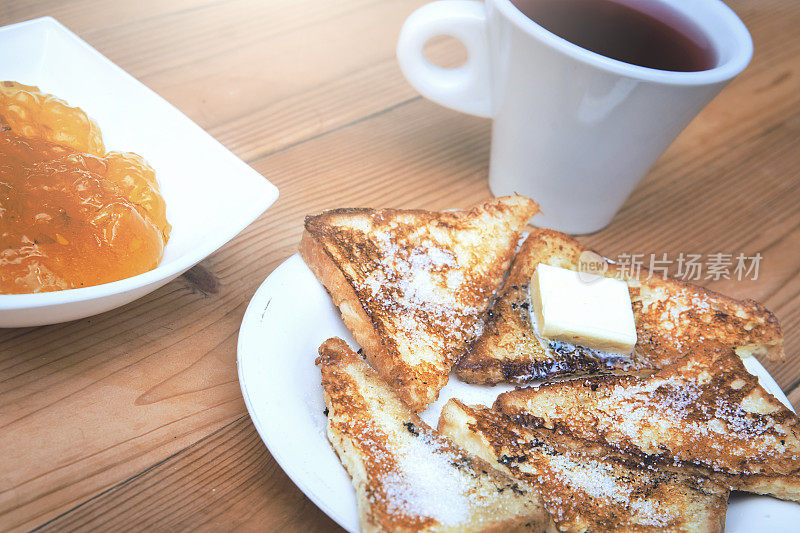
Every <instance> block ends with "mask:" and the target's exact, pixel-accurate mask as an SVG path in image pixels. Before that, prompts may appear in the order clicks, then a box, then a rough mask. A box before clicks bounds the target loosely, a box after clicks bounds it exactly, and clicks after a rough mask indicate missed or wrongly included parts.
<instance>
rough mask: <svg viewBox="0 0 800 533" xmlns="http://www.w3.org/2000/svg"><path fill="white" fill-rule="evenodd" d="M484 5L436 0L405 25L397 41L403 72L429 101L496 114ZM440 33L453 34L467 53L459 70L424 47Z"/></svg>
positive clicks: (480, 113) (462, 0) (483, 114)
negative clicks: (429, 54)
mask: <svg viewBox="0 0 800 533" xmlns="http://www.w3.org/2000/svg"><path fill="white" fill-rule="evenodd" d="M486 28H487V22H486V6H485V5H484V3H483V2H476V1H474V0H438V1H436V2H431V3H430V4H425V5H424V6H422V7H420V8H419V9H417V10H416V11H414V12H413V13H412V14H411V15H410V16H409V17H408V18H407V19H406V21H405V23H404V24H403V28H402V29H401V30H400V38H399V39H398V41H397V60H398V62H399V63H400V70H402V71H403V75H405V77H406V79H408V81H409V83H410V84H411V85H413V86H414V88H415V89H416V90H417V91H419V92H420V94H422V95H423V96H425V97H426V98H429V99H430V100H433V101H434V102H436V103H438V104H441V105H443V106H445V107H449V108H451V109H455V110H456V111H462V112H464V113H470V114H472V115H478V116H479V117H488V118H491V116H492V99H491V82H490V79H491V77H490V68H491V67H490V64H489V39H488V34H487V29H486ZM437 35H450V36H452V37H455V38H456V39H458V40H459V41H461V42H462V43H463V44H464V46H465V47H466V49H467V61H466V63H464V64H463V65H461V66H460V67H456V68H442V67H440V66H438V65H435V64H433V63H431V62H430V61H429V60H428V59H427V58H426V57H425V54H424V53H423V51H422V47H423V46H424V45H425V43H427V42H428V41H429V40H430V39H431V38H433V37H436V36H437Z"/></svg>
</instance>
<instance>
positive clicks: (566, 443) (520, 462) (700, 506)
mask: <svg viewBox="0 0 800 533" xmlns="http://www.w3.org/2000/svg"><path fill="white" fill-rule="evenodd" d="M439 431H440V432H441V433H442V434H444V435H447V436H449V437H450V438H451V439H452V440H453V441H454V442H456V443H457V444H459V445H460V446H462V447H463V448H465V449H466V450H467V451H468V452H470V453H473V454H475V455H477V456H479V457H481V458H483V459H484V460H486V461H487V462H490V463H492V464H494V465H498V466H500V467H501V468H503V469H504V470H505V471H506V472H507V473H508V474H510V475H511V476H512V477H514V478H516V479H518V480H519V482H520V486H523V487H529V488H530V489H532V490H537V491H539V492H541V494H542V499H543V500H544V504H545V507H546V508H547V510H548V511H549V512H550V514H551V516H552V517H553V519H554V521H555V523H556V526H557V527H558V528H559V530H560V531H567V532H590V531H591V532H600V531H604V532H623V531H723V530H724V525H725V512H726V509H727V498H728V490H727V489H726V488H725V487H724V486H722V485H720V484H718V483H715V482H714V481H711V480H710V479H708V478H703V477H695V476H690V475H686V474H683V473H679V472H670V471H664V470H659V469H655V468H647V467H635V466H629V465H625V464H623V463H621V462H617V461H615V460H614V459H607V458H604V456H603V455H602V453H597V450H596V449H594V448H593V447H591V446H588V445H584V444H582V443H580V442H578V441H575V440H574V439H569V438H566V437H564V436H560V435H557V434H556V433H555V432H553V431H548V430H547V429H543V428H531V427H525V426H522V425H519V424H515V423H514V422H512V421H511V420H510V419H509V418H507V417H505V416H503V415H502V414H501V413H499V412H497V411H494V410H492V409H489V408H486V407H482V406H480V407H470V406H466V405H464V404H463V403H461V402H459V401H458V400H450V401H449V402H448V403H447V404H445V406H444V408H443V410H442V414H441V418H440V419H439Z"/></svg>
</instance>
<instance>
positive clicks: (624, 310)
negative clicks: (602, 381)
mask: <svg viewBox="0 0 800 533" xmlns="http://www.w3.org/2000/svg"><path fill="white" fill-rule="evenodd" d="M530 299H531V311H532V313H533V314H534V316H535V318H536V323H537V326H538V328H539V334H540V335H541V336H542V337H546V338H548V339H551V340H557V341H563V342H568V343H571V344H577V345H578V346H585V347H587V348H591V349H593V350H598V351H602V352H611V353H620V354H629V353H631V352H632V351H633V347H634V345H635V344H636V323H635V322H634V319H633V308H632V306H631V297H630V294H629V293H628V284H627V283H625V282H624V281H622V280H618V279H613V278H606V277H603V276H595V275H593V274H586V273H583V272H582V273H581V274H580V275H579V274H578V272H576V271H574V270H567V269H565V268H559V267H554V266H550V265H546V264H542V263H539V265H538V266H537V267H536V271H535V272H534V273H533V276H532V277H531V284H530Z"/></svg>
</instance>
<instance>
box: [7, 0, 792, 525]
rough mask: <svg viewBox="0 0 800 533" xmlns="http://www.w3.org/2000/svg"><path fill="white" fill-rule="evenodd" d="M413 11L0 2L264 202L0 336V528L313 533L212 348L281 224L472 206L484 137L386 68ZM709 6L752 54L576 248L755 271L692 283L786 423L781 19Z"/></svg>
mask: <svg viewBox="0 0 800 533" xmlns="http://www.w3.org/2000/svg"><path fill="white" fill-rule="evenodd" d="M422 3H423V2H422V1H418V0H404V1H400V0H339V1H336V2H331V1H325V0H269V1H266V0H226V1H222V0H173V1H170V2H167V1H163V0H137V1H136V2H126V1H121V0H116V1H113V2H93V1H89V0H73V1H69V2H62V1H58V0H19V1H16V0H11V1H8V0H6V1H4V2H0V24H8V23H12V22H18V21H21V20H26V19H30V18H34V17H37V16H42V15H52V16H54V17H56V18H57V19H58V20H60V21H61V22H62V23H64V24H65V25H67V26H68V27H69V28H71V29H72V30H73V31H75V32H76V33H77V34H78V35H79V36H81V37H82V38H83V39H85V40H87V41H88V42H89V43H90V44H92V45H94V46H95V47H96V48H98V50H100V52H102V53H103V54H105V55H107V56H108V57H109V58H110V59H111V60H112V61H114V62H116V63H117V64H119V65H120V66H121V67H122V68H124V69H125V70H127V71H128V72H130V73H131V74H132V75H134V76H135V77H137V78H138V79H139V80H141V81H142V82H144V83H145V84H146V85H148V86H149V87H151V88H152V89H154V90H155V91H156V92H158V93H159V94H161V95H162V96H164V97H165V98H166V99H167V100H169V101H170V102H171V103H173V104H174V105H175V106H176V107H178V108H179V109H181V110H182V111H183V112H184V113H186V114H187V115H188V116H189V117H190V118H192V119H193V120H195V121H196V122H197V123H198V124H200V125H201V126H202V127H203V128H205V129H206V130H207V131H208V132H209V133H211V134H212V135H213V136H215V137H216V138H217V139H219V140H220V141H221V142H222V143H223V144H225V145H226V146H227V147H228V148H230V149H231V150H232V151H233V152H234V153H236V154H237V155H238V156H240V157H241V158H242V159H244V160H245V161H246V162H248V163H249V164H250V165H251V166H253V167H254V168H255V169H256V170H258V171H259V172H260V173H262V174H263V175H264V176H265V177H267V178H268V179H270V180H271V181H272V182H273V183H275V185H277V186H278V188H279V189H280V193H281V196H280V199H279V200H278V202H277V203H276V204H275V205H274V206H273V207H272V208H271V209H269V210H268V211H267V212H266V213H265V214H264V215H263V216H261V217H260V218H259V219H258V220H257V221H256V222H255V223H253V224H252V225H251V226H249V227H248V228H247V229H246V230H245V231H243V232H242V233H241V234H240V235H239V236H238V237H236V238H235V239H233V240H232V241H231V242H230V243H229V244H227V245H226V246H224V247H223V248H222V249H221V250H219V251H218V252H217V253H215V254H214V255H212V256H211V257H210V258H208V259H207V260H205V261H203V262H202V263H201V264H200V265H198V266H197V267H195V268H194V269H192V270H191V271H190V272H188V273H187V274H186V275H184V276H182V277H180V278H178V279H177V280H176V281H174V282H172V283H169V284H168V285H166V286H165V287H163V288H161V289H159V290H158V291H156V292H154V293H152V294H150V295H148V296H146V297H144V298H142V299H140V300H138V301H136V302H134V303H132V304H130V305H127V306H125V307H123V308H120V309H117V310H115V311H112V312H108V313H105V314H102V315H99V316H96V317H92V318H89V319H85V320H80V321H75V322H70V323H66V324H59V325H54V326H48V327H39V328H27V329H6V330H0V530H4V531H16V530H19V531H22V530H29V529H34V528H41V529H45V530H53V531H65V530H67V531H68V530H114V531H122V530H141V529H148V530H155V531H158V530H169V531H174V530H226V531H227V530H289V531H326V530H333V529H336V528H337V527H336V525H335V524H334V523H333V522H332V521H331V520H330V519H328V518H327V517H326V516H325V515H324V514H323V513H322V512H321V511H319V510H318V509H317V508H316V507H315V506H314V505H313V504H312V503H311V502H310V501H308V500H307V499H306V498H305V496H303V494H302V493H301V492H300V491H299V490H298V489H297V488H296V487H295V486H294V485H293V483H292V482H291V481H290V480H289V479H288V478H287V477H286V475H285V474H284V473H283V472H282V470H281V469H280V467H278V466H277V464H276V463H275V461H274V460H273V459H272V457H271V456H270V455H269V452H268V451H267V449H266V447H265V446H264V445H263V443H262V442H261V440H260V439H259V437H258V435H257V433H256V432H255V429H254V428H253V426H252V424H251V422H250V419H249V417H248V415H247V412H246V410H245V407H244V403H243V401H242V397H241V393H240V390H239V385H238V381H237V374H236V338H237V334H238V329H239V325H240V322H241V319H242V315H243V313H244V310H245V308H246V306H247V303H248V301H249V299H250V298H251V296H252V295H253V293H254V292H255V290H256V288H257V287H258V286H259V284H260V283H261V282H262V281H263V280H264V278H266V276H268V275H269V274H270V272H272V270H273V269H274V268H275V267H276V266H277V265H278V264H280V263H281V262H282V261H283V260H285V259H286V258H287V257H289V256H290V255H292V254H293V253H294V252H295V251H296V249H297V244H298V241H299V236H300V232H301V223H302V220H303V217H304V215H305V214H307V213H315V212H318V211H320V210H322V209H325V208H330V207H339V206H388V207H421V208H431V209H441V208H452V207H463V206H467V205H470V204H472V203H475V202H477V201H480V200H483V199H486V198H488V197H489V196H490V192H489V189H488V187H487V184H486V174H487V167H488V154H489V128H490V123H489V121H488V120H485V119H479V118H475V117H470V116H466V115H462V114H459V113H456V112H453V111H449V110H447V109H444V108H441V107H439V106H437V105H435V104H433V103H431V102H429V101H427V100H424V99H423V98H421V97H420V96H419V95H418V94H417V93H415V92H414V90H413V89H411V87H410V86H409V85H408V84H407V83H406V82H405V80H404V79H403V77H402V75H401V74H400V71H399V69H398V67H397V63H396V60H395V57H394V48H395V43H396V39H397V35H398V31H399V28H400V25H401V24H402V21H403V20H404V19H405V17H407V16H408V15H409V14H410V13H411V12H412V11H413V10H414V9H415V8H416V7H418V6H419V5H421V4H422ZM729 4H730V5H731V7H732V8H733V9H734V10H735V11H736V12H737V13H738V14H739V15H740V16H741V17H742V19H743V20H744V21H745V23H746V24H747V26H748V27H749V28H750V31H751V33H752V35H753V39H754V42H755V56H754V59H753V62H752V63H751V65H750V66H749V67H748V69H747V70H746V71H745V72H744V73H743V74H742V75H741V76H740V77H739V78H737V79H736V80H735V81H734V82H733V83H732V84H731V85H730V86H729V87H728V88H726V89H725V90H724V91H723V92H722V93H721V94H720V96H719V97H718V98H717V99H715V100H714V101H713V102H712V103H711V105H709V106H708V108H706V109H705V110H704V111H703V112H702V113H701V114H700V115H699V116H698V117H697V119H696V120H695V121H694V122H692V124H691V125H690V126H689V127H688V128H687V130H686V131H685V132H684V133H683V134H682V135H681V136H680V137H679V138H678V140H677V141H676V142H675V143H674V144H673V145H672V146H671V147H670V149H669V150H668V151H667V152H666V153H665V154H664V156H663V157H662V158H661V159H660V160H659V162H658V163H657V164H656V166H655V167H654V168H653V170H652V171H651V172H650V174H649V175H648V176H647V177H646V178H645V180H644V181H643V182H642V183H641V184H640V185H639V187H638V188H637V189H636V191H635V192H634V194H633V195H632V196H631V198H630V199H629V200H628V202H627V203H626V204H625V206H624V208H623V209H622V211H621V212H620V213H619V215H618V216H617V217H616V218H615V220H614V222H613V223H612V224H611V226H609V227H608V228H606V229H604V230H603V231H601V232H599V233H597V234H594V235H590V236H586V237H582V238H581V240H583V241H584V242H586V243H588V244H589V245H591V246H593V247H595V248H596V249H598V250H599V251H601V252H602V253H604V254H605V255H607V256H611V257H614V256H617V255H619V254H622V253H645V254H649V253H658V254H659V255H660V254H662V253H667V254H669V256H670V257H674V256H677V254H678V253H680V252H684V253H700V254H709V253H716V252H723V253H733V254H736V253H739V252H744V253H747V254H754V253H756V252H759V253H761V254H762V256H763V260H762V262H761V266H760V273H759V277H758V279H757V280H748V281H743V282H738V281H735V280H733V281H731V280H724V279H722V280H719V281H713V280H703V282H702V283H703V284H704V285H706V286H708V287H710V288H712V289H714V290H719V291H722V292H724V293H726V294H729V295H732V296H735V297H752V298H756V299H758V300H761V301H762V302H764V303H765V304H766V305H767V306H768V307H769V308H770V309H772V310H773V311H774V312H775V313H776V314H777V315H778V317H779V318H780V320H781V322H782V325H783V328H784V332H785V344H786V353H787V359H786V361H784V362H782V363H777V364H775V363H768V364H766V366H767V368H768V370H769V371H770V372H771V373H772V375H773V376H774V377H775V379H776V380H777V381H778V383H779V384H780V385H781V387H782V388H783V389H784V391H786V393H787V394H788V395H789V398H790V399H791V400H792V402H793V404H794V405H795V406H796V407H798V406H800V357H798V355H797V353H798V351H799V350H800V207H798V206H800V178H798V167H800V146H799V144H800V143H799V142H798V140H799V139H800V33H798V32H797V28H798V27H800V2H797V0H731V1H730V2H729ZM428 52H429V54H430V56H431V57H434V58H436V59H437V61H438V62H440V63H441V64H443V65H455V64H458V63H459V62H460V61H462V60H463V53H464V52H463V49H462V48H461V47H460V46H457V45H456V44H454V43H453V42H452V41H451V40H447V39H438V40H436V41H435V42H432V43H431V44H430V46H429V50H428ZM0 77H2V76H1V75H0ZM20 81H25V80H20ZM632 149H635V148H633V147H632Z"/></svg>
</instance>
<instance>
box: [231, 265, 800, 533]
mask: <svg viewBox="0 0 800 533" xmlns="http://www.w3.org/2000/svg"><path fill="white" fill-rule="evenodd" d="M329 337H341V338H343V339H345V340H346V341H347V342H348V343H349V344H350V345H351V346H353V347H355V346H357V344H356V343H355V341H354V340H353V337H352V336H351V335H350V332H349V331H348V330H347V328H346V327H345V325H344V323H343V322H342V321H341V318H340V317H339V311H338V309H337V308H336V306H334V305H333V302H332V301H331V299H330V297H329V296H328V293H327V292H325V288H324V287H323V286H322V285H321V284H320V283H319V282H318V281H317V279H316V278H315V277H314V274H312V273H311V271H310V270H309V269H308V267H307V266H306V264H305V263H304V262H303V260H302V259H301V258H300V256H299V255H297V254H295V255H293V256H292V257H290V258H289V259H287V260H286V261H285V262H284V263H283V264H282V265H281V266H279V267H278V268H277V269H275V271H274V272H273V273H272V274H271V275H270V276H269V277H268V278H267V279H266V280H265V281H264V283H262V284H261V287H260V288H259V289H258V291H257V292H256V294H255V295H254V296H253V299H252V300H251V301H250V305H249V306H248V308H247V312H246V313H245V315H244V319H243V321H242V327H241V330H240V331H239V346H238V365H239V383H240V385H241V387H242V394H243V395H244V401H245V403H246V404H247V410H248V411H249V412H250V417H251V418H252V419H253V424H255V426H256V429H257V430H258V433H259V434H260V435H261V438H262V439H263V441H264V443H265V444H266V445H267V447H268V448H269V451H270V453H272V456H273V457H274V458H275V460H276V461H278V464H280V465H281V467H282V468H283V469H284V470H285V471H286V473H287V474H288V475H289V477H290V478H292V481H294V482H295V484H296V485H297V486H298V487H300V490H302V491H303V492H304V493H305V494H306V496H308V497H309V498H310V499H311V500H312V501H313V502H314V503H315V504H317V506H319V508H320V509H322V510H323V511H324V512H325V513H327V515H328V516H330V517H331V518H332V519H333V520H335V521H336V522H337V523H339V525H341V526H342V527H343V528H345V529H346V530H348V531H358V515H357V512H356V498H355V493H354V491H353V486H352V485H351V483H350V478H349V477H348V476H347V472H345V470H344V468H343V467H342V465H341V463H340V462H339V459H338V458H337V457H336V454H335V453H334V451H333V448H331V446H330V444H329V443H328V439H327V437H326V435H325V423H326V419H325V415H324V414H323V410H324V409H325V403H324V402H323V400H322V386H321V384H320V372H319V369H318V368H317V367H316V366H315V365H314V359H316V357H317V349H318V348H319V345H320V344H321V343H322V341H324V340H325V339H327V338H329ZM745 364H746V366H747V369H748V370H749V371H750V372H752V373H753V374H755V375H757V376H758V377H759V380H760V381H761V383H762V385H763V386H764V387H765V388H766V389H767V390H768V391H770V392H771V393H772V394H774V395H775V397H777V398H778V399H779V400H781V401H782V402H783V403H784V404H786V405H787V406H789V405H790V404H789V401H788V400H787V399H786V396H785V395H784V394H783V393H782V392H781V389H780V387H778V385H777V384H776V383H775V381H774V380H773V379H772V377H770V375H769V374H768V373H767V371H766V370H764V367H762V366H761V365H760V364H759V362H758V361H757V360H756V359H755V358H749V359H747V360H746V361H745ZM511 389H513V386H510V385H498V386H495V387H484V386H476V385H468V384H466V383H463V382H461V381H459V380H458V379H456V378H455V377H451V379H450V382H449V383H448V384H447V386H446V387H445V388H444V389H442V391H441V394H440V396H439V400H438V401H437V402H436V403H434V404H432V405H431V406H430V407H428V409H426V410H425V411H424V412H423V413H421V417H422V419H423V420H425V421H426V422H427V423H428V424H430V425H431V426H434V427H435V426H436V423H437V422H438V419H439V413H440V412H441V408H442V406H443V405H444V404H445V403H446V402H447V400H448V399H450V398H452V397H456V398H460V399H461V400H464V401H465V402H466V403H470V404H483V405H491V404H492V403H493V402H494V399H495V398H496V397H497V395H498V394H499V393H500V392H504V391H507V390H511ZM755 524H758V525H759V529H760V530H762V531H771V532H775V531H792V530H796V527H797V524H800V505H798V504H796V503H792V502H784V501H780V500H776V499H773V498H769V497H765V496H749V495H742V494H734V495H733V496H732V497H731V499H730V504H729V506H728V518H727V523H726V531H728V532H729V533H737V532H743V533H744V532H750V531H754V529H753V527H754V525H755Z"/></svg>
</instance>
